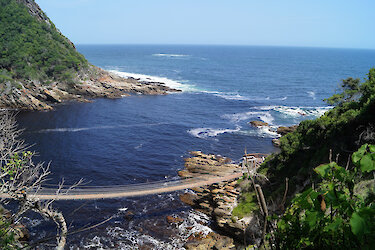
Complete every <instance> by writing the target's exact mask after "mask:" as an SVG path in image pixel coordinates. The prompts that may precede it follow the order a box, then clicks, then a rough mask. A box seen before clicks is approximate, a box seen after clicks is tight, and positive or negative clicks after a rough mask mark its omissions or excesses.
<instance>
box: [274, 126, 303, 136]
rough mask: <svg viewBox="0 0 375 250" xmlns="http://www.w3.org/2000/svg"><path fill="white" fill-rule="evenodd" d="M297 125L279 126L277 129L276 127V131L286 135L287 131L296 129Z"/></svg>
mask: <svg viewBox="0 0 375 250" xmlns="http://www.w3.org/2000/svg"><path fill="white" fill-rule="evenodd" d="M297 127H298V125H294V126H290V127H283V126H281V127H279V128H278V129H277V131H276V132H277V133H278V134H279V135H282V136H283V135H286V134H288V133H290V132H293V131H294V130H296V129H297Z"/></svg>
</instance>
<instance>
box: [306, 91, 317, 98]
mask: <svg viewBox="0 0 375 250" xmlns="http://www.w3.org/2000/svg"><path fill="white" fill-rule="evenodd" d="M307 94H308V95H309V96H310V97H311V98H312V99H313V100H316V93H315V92H314V91H307Z"/></svg>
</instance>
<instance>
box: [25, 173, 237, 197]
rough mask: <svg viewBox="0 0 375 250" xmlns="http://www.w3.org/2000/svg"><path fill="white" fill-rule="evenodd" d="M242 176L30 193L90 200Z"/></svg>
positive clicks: (157, 192)
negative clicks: (66, 191)
mask: <svg viewBox="0 0 375 250" xmlns="http://www.w3.org/2000/svg"><path fill="white" fill-rule="evenodd" d="M241 176H242V172H236V173H231V174H230V175H225V176H219V177H211V178H192V179H186V180H176V181H166V182H150V183H143V184H135V185H127V186H112V187H80V188H75V189H72V190H69V192H68V193H64V190H61V191H62V192H60V193H59V194H57V195H56V188H42V189H41V190H39V192H38V193H37V194H30V195H31V196H34V197H36V198H38V199H41V200H50V199H55V200H90V199H111V198H123V197H134V196H144V195H150V194H160V193H169V192H173V191H178V190H184V189H188V188H194V187H200V186H205V185H211V184H214V183H219V182H222V181H229V180H233V179H236V178H239V177H241Z"/></svg>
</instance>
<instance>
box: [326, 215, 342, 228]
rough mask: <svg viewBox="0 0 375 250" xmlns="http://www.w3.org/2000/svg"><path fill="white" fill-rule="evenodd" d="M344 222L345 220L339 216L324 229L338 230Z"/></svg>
mask: <svg viewBox="0 0 375 250" xmlns="http://www.w3.org/2000/svg"><path fill="white" fill-rule="evenodd" d="M342 223H343V220H342V219H341V218H340V217H339V218H337V219H336V220H334V221H333V222H332V223H330V224H328V225H327V226H326V227H325V229H324V231H326V232H328V231H337V229H338V228H339V227H340V225H341V224H342Z"/></svg>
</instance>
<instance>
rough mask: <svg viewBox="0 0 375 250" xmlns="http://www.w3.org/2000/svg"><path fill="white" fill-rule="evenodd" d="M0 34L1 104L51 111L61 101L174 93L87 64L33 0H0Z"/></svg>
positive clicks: (165, 87)
mask: <svg viewBox="0 0 375 250" xmlns="http://www.w3.org/2000/svg"><path fill="white" fill-rule="evenodd" d="M0 37H1V39H0V54H1V56H0V107H1V108H4V107H5V108H18V109H32V110H35V109H37V110H40V109H51V106H50V105H51V104H52V103H56V102H61V101H63V100H67V99H77V100H85V98H87V97H88V98H91V97H110V98H115V97H121V96H124V95H127V94H129V93H140V94H166V93H167V91H174V90H172V89H169V88H168V87H167V86H165V85H163V84H161V83H144V82H143V83H142V82H139V81H137V80H135V79H123V78H120V77H118V76H115V75H112V74H109V73H108V72H106V71H104V70H101V69H99V68H97V67H95V66H93V65H90V64H89V63H88V62H87V60H86V59H85V57H84V56H83V55H81V54H80V53H78V52H77V50H76V49H75V46H74V44H73V43H72V42H71V41H69V39H68V38H66V37H64V36H63V35H62V34H61V33H60V32H59V30H58V29H57V28H56V27H55V25H54V24H53V23H52V21H51V20H50V19H49V18H48V17H47V15H46V14H45V13H44V12H43V11H42V10H41V9H40V8H39V6H38V5H37V4H36V2H35V1H34V0H0Z"/></svg>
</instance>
